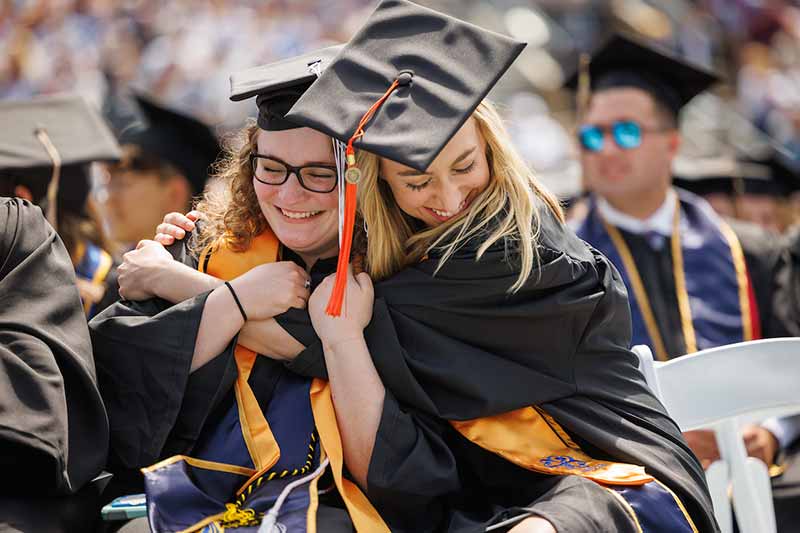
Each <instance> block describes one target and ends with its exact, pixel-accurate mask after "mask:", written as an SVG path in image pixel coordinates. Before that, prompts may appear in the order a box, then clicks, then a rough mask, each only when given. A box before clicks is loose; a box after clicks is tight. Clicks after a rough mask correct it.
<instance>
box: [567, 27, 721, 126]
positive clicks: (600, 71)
mask: <svg viewBox="0 0 800 533" xmlns="http://www.w3.org/2000/svg"><path fill="white" fill-rule="evenodd" d="M570 70H571V74H570V75H569V76H568V77H567V81H566V83H565V87H566V88H568V89H572V90H573V91H576V92H577V96H578V100H579V106H578V107H579V109H581V108H584V107H585V106H586V103H587V102H588V98H589V94H590V93H591V92H592V91H601V90H604V89H613V88H623V87H633V88H637V89H641V90H643V91H645V92H647V93H648V94H650V95H652V96H653V97H655V98H656V99H658V101H659V102H660V103H661V104H663V105H664V106H665V107H666V108H667V109H668V110H669V111H670V112H671V113H672V114H673V115H674V116H675V118H677V116H678V113H679V112H680V110H681V108H682V107H683V106H685V105H686V104H687V103H689V101H691V100H692V99H693V98H694V97H695V96H697V95H698V94H700V93H702V92H703V91H705V90H707V89H709V88H710V87H711V86H712V85H714V84H715V83H716V82H718V81H719V76H718V75H717V74H716V73H714V72H712V71H711V70H709V69H707V68H705V67H703V66H701V65H698V64H694V63H691V62H689V61H686V60H684V59H682V58H681V57H680V56H679V55H678V54H677V53H675V52H673V51H671V50H669V49H668V48H667V47H665V46H663V45H661V44H660V43H655V42H649V41H647V40H646V39H644V38H643V37H639V36H637V35H634V34H632V33H629V32H623V31H619V30H618V31H616V32H614V33H612V34H610V35H609V36H607V37H606V38H605V39H603V41H602V43H601V44H600V45H599V46H598V47H596V48H595V49H594V50H593V51H591V52H590V53H588V54H582V55H581V59H580V60H579V61H578V62H577V64H575V65H574V66H573V67H572V69H570Z"/></svg>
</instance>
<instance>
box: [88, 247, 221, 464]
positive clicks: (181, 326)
mask: <svg viewBox="0 0 800 533" xmlns="http://www.w3.org/2000/svg"><path fill="white" fill-rule="evenodd" d="M181 246H182V245H181ZM170 251H171V252H172V253H173V256H174V257H177V258H178V259H179V260H182V261H183V262H185V263H187V264H191V265H192V266H194V265H193V263H192V261H193V259H192V258H191V257H189V256H188V255H186V254H183V253H182V248H181V249H179V250H176V249H175V248H172V249H171V250H170ZM208 294H209V293H208V292H206V293H202V294H199V295H197V296H195V297H193V298H190V299H188V300H185V301H183V302H180V303H177V304H174V305H173V304H171V303H170V302H167V301H166V300H162V299H159V298H152V299H149V300H144V301H141V302H132V301H128V300H122V301H118V302H116V303H114V304H112V305H111V306H109V307H108V308H106V309H105V310H104V311H103V312H101V313H100V314H99V315H97V316H96V317H95V318H94V319H92V320H91V322H90V323H89V329H90V332H91V336H92V345H93V348H94V352H95V358H96V361H97V374H98V381H99V384H100V392H101V394H102V395H103V399H104V401H105V403H106V406H107V409H108V413H109V421H110V425H111V454H110V459H109V465H110V467H111V468H112V469H114V470H116V469H135V468H140V467H143V466H147V465H150V464H152V463H154V462H156V461H158V460H159V459H161V458H163V457H165V456H169V455H173V454H176V453H187V452H189V451H190V450H191V449H192V446H193V444H194V442H195V441H196V440H197V438H198V436H199V434H200V431H201V429H202V427H203V425H204V424H205V421H206V419H207V417H208V416H209V414H210V413H211V412H212V411H213V410H214V409H215V408H216V407H217V406H218V405H219V403H220V402H221V401H222V399H223V398H224V396H225V395H226V394H227V392H228V391H229V390H230V388H231V387H232V386H233V382H234V380H235V378H236V367H235V362H234V360H233V351H234V348H235V346H236V343H235V341H236V339H235V338H234V339H233V340H232V341H231V342H230V343H229V344H228V346H227V348H226V349H225V350H224V351H223V352H222V353H221V354H219V355H218V356H217V357H215V358H214V359H213V360H212V361H210V362H209V363H208V364H206V365H204V366H203V367H201V368H199V369H198V370H196V371H195V372H194V373H190V372H189V370H190V367H191V362H192V357H193V355H194V346H195V341H196V339H197V332H198V330H199V327H200V319H201V318H202V315H203V309H204V307H205V302H206V299H207V297H208Z"/></svg>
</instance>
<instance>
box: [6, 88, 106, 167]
mask: <svg viewBox="0 0 800 533" xmlns="http://www.w3.org/2000/svg"><path fill="white" fill-rule="evenodd" d="M0 123H2V124H3V127H2V128H0V169H30V168H38V167H52V166H53V157H52V155H51V153H49V152H48V148H47V147H46V141H43V140H42V139H43V138H42V137H41V133H43V134H45V135H46V136H47V138H48V139H49V141H50V143H51V144H52V147H53V148H54V149H55V150H56V152H57V154H58V158H59V160H60V162H61V166H62V167H63V166H67V165H80V164H83V163H91V162H92V161H114V160H117V159H119V157H120V151H119V145H118V144H117V141H116V140H115V139H114V134H113V133H112V132H111V130H110V129H109V128H108V126H107V125H106V123H105V122H104V121H103V118H102V117H101V116H100V114H99V113H98V112H97V111H95V110H94V109H93V108H92V107H91V106H90V105H89V104H88V102H86V100H84V99H83V98H82V97H80V96H77V95H57V96H46V97H38V98H33V99H30V100H6V101H2V102H0ZM37 135H39V136H37Z"/></svg>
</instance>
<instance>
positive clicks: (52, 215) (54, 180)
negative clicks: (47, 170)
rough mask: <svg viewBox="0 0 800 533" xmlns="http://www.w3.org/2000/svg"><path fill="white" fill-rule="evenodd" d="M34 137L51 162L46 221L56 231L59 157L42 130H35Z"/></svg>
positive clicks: (48, 137)
mask: <svg viewBox="0 0 800 533" xmlns="http://www.w3.org/2000/svg"><path fill="white" fill-rule="evenodd" d="M34 135H36V139H38V141H39V142H40V143H42V146H43V147H44V149H45V151H46V152H47V155H48V156H49V157H50V160H51V161H52V162H53V174H52V176H51V177H50V183H48V184H47V221H48V222H50V225H51V226H53V228H54V229H55V230H56V231H58V185H59V179H60V177H61V155H60V154H59V153H58V150H57V149H56V147H55V145H54V144H53V141H51V140H50V136H49V135H48V134H47V131H45V129H44V128H37V129H36V131H35V132H34Z"/></svg>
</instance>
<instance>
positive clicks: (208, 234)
mask: <svg viewBox="0 0 800 533" xmlns="http://www.w3.org/2000/svg"><path fill="white" fill-rule="evenodd" d="M257 139H258V126H257V125H256V123H255V121H254V120H252V119H251V120H250V121H249V122H248V123H247V125H246V126H245V127H244V128H243V129H242V130H240V131H239V132H238V133H237V134H235V135H234V136H233V137H230V138H228V139H225V141H224V142H223V145H224V149H225V153H224V156H223V158H222V159H221V160H220V161H219V162H218V163H217V164H216V166H215V168H214V171H215V172H214V175H213V177H215V178H216V179H219V180H222V182H223V185H224V187H220V188H218V189H214V188H209V190H208V191H207V192H206V193H205V195H204V196H203V198H202V199H201V200H200V201H199V202H198V204H197V206H196V209H198V210H199V211H201V212H202V213H203V215H204V218H205V222H206V223H205V224H203V226H202V232H201V233H200V235H199V236H198V237H197V238H196V239H195V240H194V242H193V243H192V252H193V253H195V254H196V255H199V254H200V252H201V251H202V250H203V249H204V248H205V247H206V246H208V245H209V244H211V243H214V242H216V241H218V240H220V239H223V238H224V239H225V242H226V245H227V246H228V247H230V248H231V249H232V250H234V251H237V252H243V251H245V250H247V248H249V247H250V242H251V241H252V239H253V237H255V236H257V235H259V234H260V233H261V232H263V231H264V230H265V229H266V228H267V219H266V218H264V213H263V212H262V211H261V206H260V205H259V203H258V197H257V196H256V191H255V188H254V187H253V167H252V166H251V164H250V152H252V151H253V150H254V148H255V146H256V142H257Z"/></svg>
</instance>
